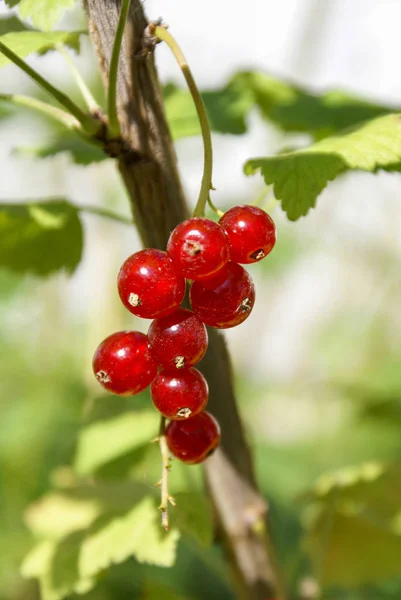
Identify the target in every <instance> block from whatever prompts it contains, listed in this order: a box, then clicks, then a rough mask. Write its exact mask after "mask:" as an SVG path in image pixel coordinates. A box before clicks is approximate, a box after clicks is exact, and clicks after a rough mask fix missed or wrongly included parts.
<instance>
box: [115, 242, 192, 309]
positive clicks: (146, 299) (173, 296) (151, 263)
mask: <svg viewBox="0 0 401 600" xmlns="http://www.w3.org/2000/svg"><path fill="white" fill-rule="evenodd" d="M118 293H119V295H120V298H121V300H122V302H123V304H124V306H125V307H126V308H128V310H129V311H130V312H131V313H133V314H134V315H136V316H137V317H143V318H145V319H154V318H157V317H163V316H165V315H168V314H169V313H171V312H173V311H174V310H175V309H176V308H178V306H179V305H180V304H181V302H182V300H183V299H184V295H185V280H184V278H183V277H182V275H180V274H179V272H178V271H177V269H176V268H175V266H174V264H173V261H172V260H171V259H170V258H169V257H168V256H167V253H166V252H162V251H161V250H155V249H152V248H150V249H148V250H141V251H140V252H136V253H135V254H132V255H131V256H130V257H129V258H127V260H126V261H125V262H124V264H123V266H122V267H121V269H120V272H119V275H118Z"/></svg>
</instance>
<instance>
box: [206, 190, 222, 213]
mask: <svg viewBox="0 0 401 600" xmlns="http://www.w3.org/2000/svg"><path fill="white" fill-rule="evenodd" d="M207 201H208V203H209V206H210V208H211V209H212V210H213V211H214V212H215V213H216V215H218V216H219V217H222V216H223V215H224V212H223V211H222V210H220V209H219V208H217V206H215V205H214V204H213V202H212V199H211V197H210V194H209V195H208V197H207Z"/></svg>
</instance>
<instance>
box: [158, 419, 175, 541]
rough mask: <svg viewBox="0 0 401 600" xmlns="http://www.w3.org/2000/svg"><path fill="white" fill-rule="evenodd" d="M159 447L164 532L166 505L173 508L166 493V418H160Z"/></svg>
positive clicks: (171, 499) (167, 468)
mask: <svg viewBox="0 0 401 600" xmlns="http://www.w3.org/2000/svg"><path fill="white" fill-rule="evenodd" d="M158 439H159V445H160V454H161V457H162V478H161V480H160V483H159V484H158V485H159V486H160V490H161V502H160V506H159V509H160V511H161V514H162V526H163V527H164V529H165V530H166V531H168V530H169V529H170V523H169V518H168V505H169V502H170V503H171V504H172V505H173V506H175V502H174V499H173V498H172V497H171V496H170V494H169V492H168V474H169V471H170V468H171V466H170V453H169V450H168V447H167V442H166V417H163V416H162V417H160V430H159V438H158Z"/></svg>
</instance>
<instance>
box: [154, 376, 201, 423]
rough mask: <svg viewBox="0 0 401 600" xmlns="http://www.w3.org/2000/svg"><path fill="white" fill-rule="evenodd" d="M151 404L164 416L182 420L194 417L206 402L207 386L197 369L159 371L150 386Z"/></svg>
mask: <svg viewBox="0 0 401 600" xmlns="http://www.w3.org/2000/svg"><path fill="white" fill-rule="evenodd" d="M150 393H151V396H152V400H153V404H154V405H155V407H156V408H157V410H158V411H159V412H161V414H162V415H163V416H164V417H167V418H168V419H174V420H177V421H182V420H185V419H188V417H191V418H192V417H194V416H195V415H197V414H198V413H200V412H201V410H203V409H204V408H205V406H206V404H207V400H208V395H209V388H208V385H207V382H206V379H205V378H204V377H203V375H202V373H200V372H199V371H198V370H197V369H184V370H182V371H180V372H178V373H177V371H160V373H159V374H158V375H157V376H156V378H155V379H154V380H153V382H152V386H151V388H150Z"/></svg>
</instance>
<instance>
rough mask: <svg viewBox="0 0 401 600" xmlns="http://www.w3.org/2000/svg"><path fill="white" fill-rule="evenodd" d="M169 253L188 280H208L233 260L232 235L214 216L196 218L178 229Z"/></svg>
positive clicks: (181, 224) (171, 236)
mask: <svg viewBox="0 0 401 600" xmlns="http://www.w3.org/2000/svg"><path fill="white" fill-rule="evenodd" d="M167 253H168V255H169V256H170V258H172V260H173V261H174V264H175V265H176V266H177V269H179V270H180V271H181V273H182V274H183V275H184V277H186V278H187V279H206V278H207V277H210V276H211V275H213V274H214V273H217V271H219V270H220V269H221V268H222V267H223V266H224V265H225V264H226V263H227V262H228V260H229V257H230V253H229V248H228V238H227V236H226V234H225V233H224V231H223V229H222V228H221V227H220V225H218V224H217V223H215V222H214V221H211V220H210V219H205V218H202V217H194V218H192V219H188V220H187V221H183V222H182V223H180V224H179V225H177V227H176V228H175V229H174V231H173V232H172V234H171V235H170V239H169V241H168V244H167Z"/></svg>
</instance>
